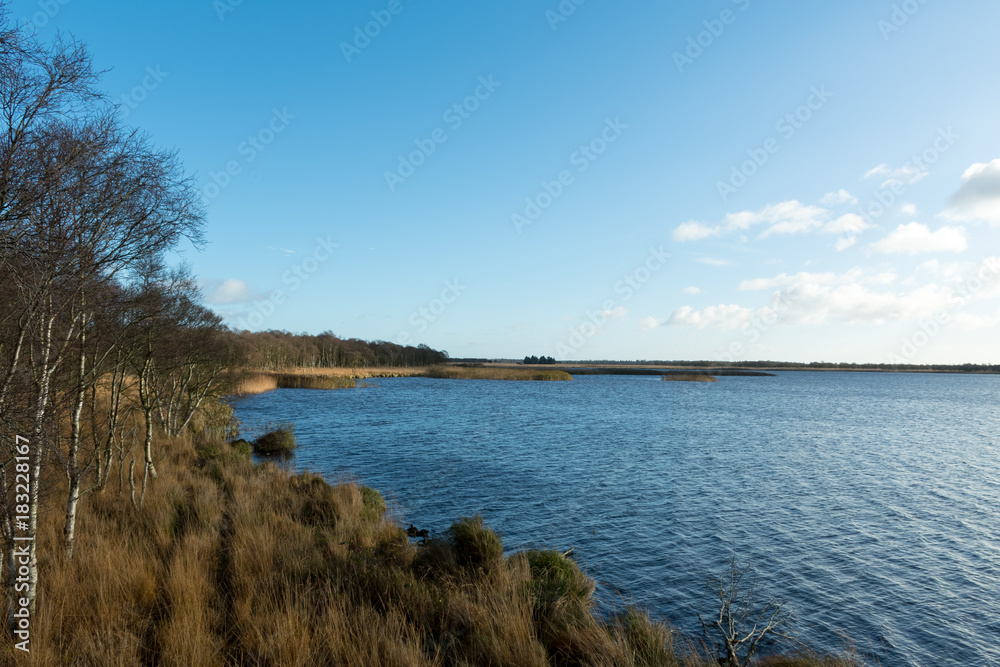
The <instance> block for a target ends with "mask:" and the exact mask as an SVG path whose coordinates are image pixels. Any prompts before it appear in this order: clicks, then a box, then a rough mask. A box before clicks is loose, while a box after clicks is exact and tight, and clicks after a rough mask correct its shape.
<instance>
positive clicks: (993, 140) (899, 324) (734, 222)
mask: <svg viewBox="0 0 1000 667" xmlns="http://www.w3.org/2000/svg"><path fill="white" fill-rule="evenodd" d="M8 9H9V12H10V15H11V18H12V19H14V20H16V21H17V22H18V23H20V24H23V25H27V26H29V27H32V28H34V29H35V30H37V33H38V35H39V36H40V37H41V38H42V39H44V40H49V39H51V38H53V37H54V36H55V35H56V34H57V32H59V31H62V32H64V33H70V34H72V35H73V36H74V37H75V38H76V39H79V40H81V41H83V42H85V43H87V44H88V45H89V47H90V50H91V52H92V54H93V57H94V62H95V64H96V66H97V67H98V68H100V69H102V70H107V72H106V73H105V75H104V77H103V81H102V86H103V88H104V89H105V90H106V92H107V93H108V94H109V96H110V97H111V98H112V99H114V100H117V102H118V103H119V105H120V110H121V115H122V117H123V118H124V122H125V123H127V124H129V125H133V126H135V127H137V128H140V129H142V130H143V131H145V132H147V133H148V135H149V137H150V138H151V140H152V141H154V142H155V143H156V144H158V145H160V146H163V147H168V148H174V149H176V150H177V151H178V154H179V156H180V158H181V160H182V161H183V162H184V165H185V167H186V168H187V170H188V171H189V172H190V173H191V174H192V175H194V177H195V180H196V182H197V183H198V186H199V189H200V190H201V193H202V196H203V198H204V201H205V203H206V207H207V208H206V210H207V240H208V243H207V244H206V246H205V247H204V248H203V249H201V250H198V249H194V248H185V249H184V250H183V251H182V252H181V253H180V255H179V261H185V262H188V263H189V264H190V265H191V266H192V268H193V270H194V272H195V273H196V274H197V275H198V276H199V279H200V281H201V285H202V289H203V291H204V295H205V299H206V302H207V303H208V304H209V306H210V307H211V308H213V309H214V310H215V311H216V312H218V313H219V314H220V315H222V316H223V317H225V318H226V321H227V323H228V324H229V325H231V326H233V327H234V328H237V329H250V330H267V329H280V330H287V331H292V332H296V333H300V332H309V333H319V332H322V331H332V332H334V333H335V334H337V335H338V336H341V337H351V338H362V339H366V340H390V341H394V342H399V343H406V344H417V343H424V344H427V345H430V346H431V347H434V348H436V349H444V350H447V351H448V352H449V353H450V354H451V356H453V357H489V358H503V357H506V358H518V357H523V356H525V355H548V356H554V357H556V358H557V359H560V360H584V359H622V360H636V359H708V360H726V361H745V360H760V359H773V360H784V361H829V362H858V363H862V362H874V363H916V364H925V363H966V362H971V363H998V362H1000V351H998V347H997V345H996V343H995V341H996V340H997V333H998V331H1000V123H997V111H998V108H1000V86H998V85H997V82H998V81H1000V48H998V47H997V38H996V35H997V26H998V25H1000V4H998V3H996V2H994V1H992V0H953V1H952V2H948V3H945V2H942V1H940V0H905V1H896V2H892V1H889V0H884V1H883V0H875V1H872V0H866V1H864V2H862V1H861V0H844V1H842V2H837V3H812V2H810V3H804V2H791V0H774V1H772V2H766V3H765V2H762V1H760V0H713V1H711V2H669V3H667V2H652V1H643V0H626V1H622V2H614V3H613V2H608V1H601V0H562V1H561V2H559V1H558V0H548V1H546V0H536V1H534V2H527V1H521V0H508V1H506V2H502V3H501V2H493V3H488V2H481V1H480V2H464V3H458V2H452V3H431V2H426V1H422V0H373V1H368V0H365V1H356V2H349V3H326V2H311V1H307V0H300V1H299V2H287V3H278V2H265V1H264V0H197V1H196V0H177V1H175V2H171V3H135V2H124V1H117V0H102V2H99V3H97V2H86V1H85V0H34V1H11V2H9V3H8Z"/></svg>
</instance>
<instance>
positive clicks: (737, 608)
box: [698, 554, 797, 667]
mask: <svg viewBox="0 0 1000 667" xmlns="http://www.w3.org/2000/svg"><path fill="white" fill-rule="evenodd" d="M707 588H708V595H709V596H710V597H711V598H712V599H713V601H714V602H716V603H718V605H719V609H718V611H717V612H714V613H713V614H712V615H711V616H710V617H709V618H708V620H705V618H703V617H702V615H701V614H700V613H699V614H698V620H699V621H700V622H701V625H702V628H703V629H704V630H705V632H706V634H708V635H709V636H711V637H715V638H716V639H717V640H719V641H720V642H721V646H720V649H721V651H720V652H721V653H722V654H723V657H720V658H719V664H722V665H725V666H726V667H748V666H749V665H750V661H751V660H752V659H753V656H754V654H756V653H757V651H758V649H759V648H760V646H761V642H764V641H765V640H767V639H773V638H783V639H787V640H790V641H793V642H796V643H797V640H796V639H795V638H794V637H792V636H791V635H789V634H788V633H787V631H786V629H787V626H788V624H789V622H790V621H791V618H792V615H791V612H789V611H787V610H786V609H785V604H786V602H785V601H784V600H780V599H777V598H773V597H769V596H767V595H766V594H765V592H764V589H763V586H762V584H761V583H760V581H759V580H758V579H757V576H756V574H755V573H754V569H753V563H752V561H751V560H750V559H749V558H748V559H747V564H746V565H745V566H743V565H740V564H739V562H738V561H737V559H736V555H735V554H734V555H733V556H732V558H731V560H730V561H729V568H728V570H727V571H726V572H725V573H724V574H722V575H719V576H715V575H712V576H709V578H708V582H707Z"/></svg>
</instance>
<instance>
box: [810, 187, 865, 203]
mask: <svg viewBox="0 0 1000 667" xmlns="http://www.w3.org/2000/svg"><path fill="white" fill-rule="evenodd" d="M819 203H820V204H827V205H830V204H857V203H858V198H857V197H855V196H854V195H852V194H851V193H850V192H848V191H847V190H844V189H840V190H838V191H837V192H828V193H827V194H825V195H823V198H822V199H820V200H819Z"/></svg>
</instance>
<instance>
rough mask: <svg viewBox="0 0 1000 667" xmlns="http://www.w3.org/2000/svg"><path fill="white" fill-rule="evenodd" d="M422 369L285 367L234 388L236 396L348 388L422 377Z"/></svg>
mask: <svg viewBox="0 0 1000 667" xmlns="http://www.w3.org/2000/svg"><path fill="white" fill-rule="evenodd" d="M425 371H426V369H424V368H362V369H357V368H288V369H286V370H284V371H281V372H272V371H268V372H262V373H256V374H253V375H250V376H248V377H246V378H245V379H243V380H241V381H240V382H239V383H238V384H237V385H236V392H235V393H236V395H237V396H253V395H255V394H264V393H266V392H269V391H274V390H275V389H352V388H354V387H358V386H367V384H366V383H365V382H363V381H364V380H367V379H372V378H389V377H412V376H414V375H423V374H424V372H425Z"/></svg>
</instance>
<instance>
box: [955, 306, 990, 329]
mask: <svg viewBox="0 0 1000 667" xmlns="http://www.w3.org/2000/svg"><path fill="white" fill-rule="evenodd" d="M952 322H954V323H955V324H956V325H958V326H959V327H961V328H963V329H966V330H970V331H971V330H975V329H991V328H993V327H995V326H997V325H998V324H1000V311H997V312H995V313H992V314H986V315H977V314H974V313H964V312H963V313H956V314H955V315H954V317H952Z"/></svg>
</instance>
